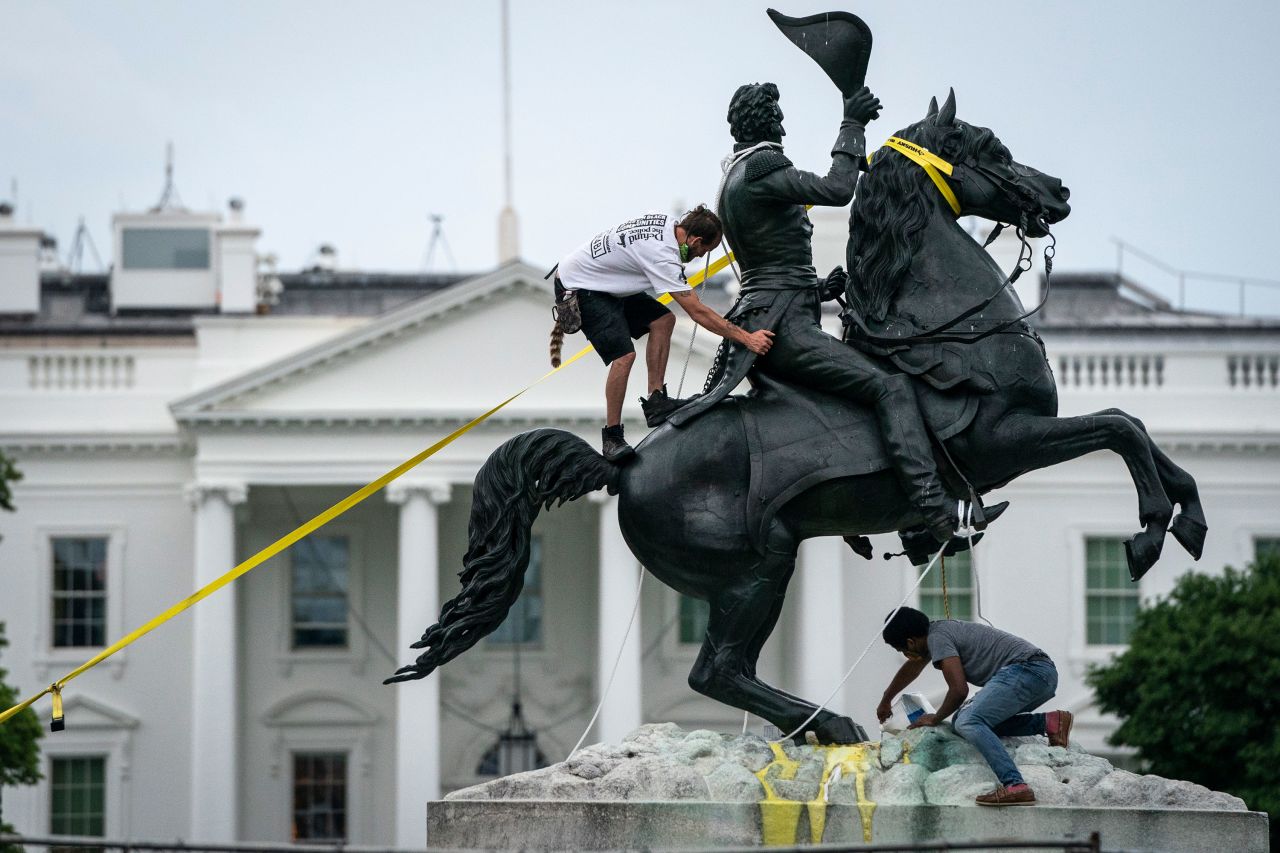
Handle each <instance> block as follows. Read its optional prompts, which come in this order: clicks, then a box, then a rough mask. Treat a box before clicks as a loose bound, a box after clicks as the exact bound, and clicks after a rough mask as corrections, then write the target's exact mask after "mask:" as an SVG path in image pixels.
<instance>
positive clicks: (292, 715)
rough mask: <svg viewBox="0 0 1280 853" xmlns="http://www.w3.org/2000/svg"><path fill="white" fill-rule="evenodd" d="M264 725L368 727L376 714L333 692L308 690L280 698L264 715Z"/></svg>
mask: <svg viewBox="0 0 1280 853" xmlns="http://www.w3.org/2000/svg"><path fill="white" fill-rule="evenodd" d="M262 722H263V723H264V724H265V725H267V726H371V725H373V724H374V723H376V722H378V715H377V714H375V713H374V712H372V711H370V710H369V709H367V708H364V707H362V706H360V705H358V704H356V703H355V702H352V701H351V700H350V699H348V698H347V697H345V696H342V695H339V694H337V693H324V692H319V691H309V692H304V693H298V694H295V695H293V696H290V697H288V698H286V699H282V700H281V701H279V702H277V703H276V704H275V705H272V706H271V708H270V709H269V710H268V711H267V712H266V714H264V715H263V717H262Z"/></svg>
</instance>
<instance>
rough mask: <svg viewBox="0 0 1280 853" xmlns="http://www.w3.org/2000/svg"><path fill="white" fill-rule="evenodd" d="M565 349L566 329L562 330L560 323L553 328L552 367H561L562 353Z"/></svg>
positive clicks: (557, 322)
mask: <svg viewBox="0 0 1280 853" xmlns="http://www.w3.org/2000/svg"><path fill="white" fill-rule="evenodd" d="M563 349H564V329H562V328H560V321H559V320H557V321H556V324H555V325H554V326H552V327H551V366H552V367H559V366H560V352H561V350H563Z"/></svg>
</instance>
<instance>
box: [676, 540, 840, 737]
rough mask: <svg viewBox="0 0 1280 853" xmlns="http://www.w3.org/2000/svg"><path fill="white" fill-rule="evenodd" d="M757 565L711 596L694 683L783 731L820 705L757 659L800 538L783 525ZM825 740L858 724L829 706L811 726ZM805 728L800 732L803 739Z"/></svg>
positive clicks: (691, 678) (774, 618)
mask: <svg viewBox="0 0 1280 853" xmlns="http://www.w3.org/2000/svg"><path fill="white" fill-rule="evenodd" d="M769 540H770V542H769V546H770V547H769V550H767V551H766V552H765V554H763V555H761V556H758V557H757V558H756V559H757V563H756V565H755V566H754V567H753V568H752V569H751V570H750V571H747V572H745V573H743V574H742V575H740V576H739V579H738V580H736V581H735V582H733V583H731V584H730V585H728V586H726V587H725V588H723V589H720V590H717V591H715V592H714V593H713V594H712V596H711V598H710V604H711V614H710V618H709V619H708V622H707V635H706V638H705V640H704V641H703V644H702V650H701V651H700V652H699V654H698V660H697V662H696V663H694V665H693V670H692V671H691V672H690V673H689V686H690V687H692V688H693V689H694V690H696V691H698V692H699V693H701V694H703V695H704V696H708V697H710V698H712V699H715V700H716V701H718V702H723V703H725V704H726V705H732V706H733V707H735V708H741V709H742V710H744V711H748V712H750V713H752V714H755V715H756V716H758V717H762V718H764V719H766V720H768V721H769V722H771V723H773V724H774V725H775V726H777V727H778V728H779V729H781V730H782V731H783V732H784V733H786V732H791V731H792V730H794V729H796V728H798V727H799V726H800V724H801V723H803V722H804V721H805V720H807V719H808V718H809V717H810V716H811V715H812V714H813V712H814V711H815V710H816V709H817V706H816V705H814V704H812V703H810V702H806V701H804V700H802V699H798V698H796V697H794V696H791V695H789V694H787V693H785V692H783V691H781V690H778V689H777V688H775V687H771V686H770V685H768V684H765V683H764V682H762V681H760V680H759V678H757V677H756V674H755V670H756V660H757V659H758V657H759V655H760V650H761V648H762V647H763V646H764V643H765V640H767V639H768V637H769V634H770V633H772V631H773V628H774V626H775V625H776V624H777V621H778V616H779V614H780V613H781V610H782V601H783V597H784V596H785V594H786V589H787V583H788V581H790V579H791V575H792V573H793V572H794V571H795V560H796V544H795V542H794V540H793V539H791V537H790V536H789V535H787V534H785V532H783V531H782V530H781V528H780V525H778V526H776V527H775V530H774V531H773V532H772V534H771V535H770V537H769ZM805 730H806V731H812V732H814V734H815V735H816V736H817V738H818V740H819V741H820V742H822V743H854V742H856V741H857V740H859V738H858V737H857V727H856V726H855V725H854V723H853V721H852V720H850V719H849V718H848V717H842V716H839V715H837V714H835V713H833V712H831V711H828V710H826V709H825V708H824V709H823V710H821V711H820V712H819V713H818V715H817V716H816V717H814V719H813V721H812V722H811V723H810V724H809V725H808V726H806V729H805ZM804 734H805V733H804V732H800V733H799V734H798V735H797V736H796V740H797V741H798V742H801V743H803V742H804Z"/></svg>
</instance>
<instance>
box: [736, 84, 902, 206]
mask: <svg viewBox="0 0 1280 853" xmlns="http://www.w3.org/2000/svg"><path fill="white" fill-rule="evenodd" d="M879 114H880V99H879V98H877V97H876V96H875V95H873V94H871V90H870V89H868V88H867V87H866V86H863V87H862V88H861V89H860V90H858V91H857V92H854V93H853V94H852V95H850V96H849V97H848V98H846V99H845V102H844V121H842V122H841V123H840V132H839V134H837V136H836V142H835V145H834V146H832V149H831V169H830V170H829V171H828V172H827V174H826V176H825V177H823V176H819V175H817V174H815V173H813V172H806V171H804V170H802V169H796V168H794V167H791V168H786V169H779V170H778V171H776V172H773V173H771V174H769V175H766V176H765V177H763V178H761V179H760V181H759V192H761V194H762V195H763V196H765V197H767V198H771V199H775V200H778V201H787V202H793V203H795V204H813V205H823V206H831V207H843V206H844V205H846V204H848V203H849V202H850V201H851V200H852V199H853V191H854V187H855V186H856V185H857V183H858V171H859V169H860V168H861V166H862V164H863V163H865V162H866V161H865V158H866V154H867V143H866V135H865V132H864V131H865V128H866V125H867V122H868V121H871V120H872V119H874V118H875V117H876V116H878V115H879Z"/></svg>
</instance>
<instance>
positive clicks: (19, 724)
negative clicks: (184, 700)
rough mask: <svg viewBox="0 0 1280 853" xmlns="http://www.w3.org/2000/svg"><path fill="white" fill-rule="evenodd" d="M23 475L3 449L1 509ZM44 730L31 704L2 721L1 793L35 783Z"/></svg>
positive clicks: (0, 690)
mask: <svg viewBox="0 0 1280 853" xmlns="http://www.w3.org/2000/svg"><path fill="white" fill-rule="evenodd" d="M21 479H22V473H21V472H20V471H19V470H18V469H17V468H16V467H14V464H13V460H11V459H9V458H8V457H7V456H5V455H4V453H0V509H4V510H8V511H10V512H12V511H13V491H12V489H10V487H9V484H10V483H15V482H17V481H18V480H21ZM7 645H9V641H8V640H7V639H5V636H4V623H3V622H0V649H3V648H4V647H5V646H7ZM8 676H9V671H8V670H6V669H4V668H3V667H0V711H3V710H6V709H8V708H12V707H13V706H14V705H16V704H17V703H18V702H19V701H21V695H20V694H19V693H18V689H17V688H16V687H10V686H9V683H8V682H7V681H6V679H7V678H8ZM43 734H44V732H43V731H42V730H41V728H40V721H39V720H37V719H36V715H35V713H33V712H32V710H31V709H30V708H28V709H26V710H25V711H23V712H22V713H21V714H18V715H17V716H15V717H14V718H13V719H11V720H9V721H8V722H6V723H5V724H3V725H0V793H3V791H2V789H3V787H4V786H5V785H34V784H35V783H36V782H39V781H40V749H39V746H38V745H37V741H38V740H39V739H40V738H41V736H43ZM12 831H13V827H11V826H9V824H7V823H5V822H4V812H3V802H2V801H0V834H3V833H6V832H12ZM15 849H16V848H11V847H4V846H0V853H12V851H13V850H15Z"/></svg>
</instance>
